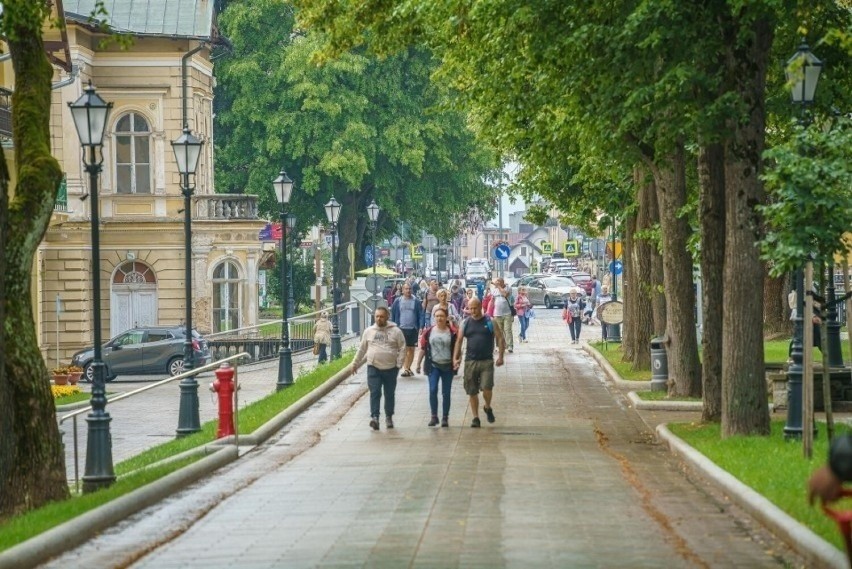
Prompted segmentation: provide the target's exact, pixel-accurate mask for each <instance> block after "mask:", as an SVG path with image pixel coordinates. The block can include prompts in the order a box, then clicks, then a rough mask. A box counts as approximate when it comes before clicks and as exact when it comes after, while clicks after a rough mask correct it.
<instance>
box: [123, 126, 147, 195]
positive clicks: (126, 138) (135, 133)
mask: <svg viewBox="0 0 852 569" xmlns="http://www.w3.org/2000/svg"><path fill="white" fill-rule="evenodd" d="M115 178H116V179H115V187H116V191H117V192H118V193H119V194H150V193H151V129H150V128H149V126H148V121H146V120H145V117H143V116H142V115H140V114H137V113H128V114H126V115H124V116H123V117H121V118H120V119H118V123H116V125H115Z"/></svg>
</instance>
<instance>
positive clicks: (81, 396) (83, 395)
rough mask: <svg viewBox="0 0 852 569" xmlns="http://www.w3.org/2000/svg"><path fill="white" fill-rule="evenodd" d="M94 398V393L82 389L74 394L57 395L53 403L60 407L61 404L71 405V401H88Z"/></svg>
mask: <svg viewBox="0 0 852 569" xmlns="http://www.w3.org/2000/svg"><path fill="white" fill-rule="evenodd" d="M91 398H92V394H91V393H89V392H86V391H81V392H80V393H74V394H73V395H65V396H64V397H57V398H56V399H54V400H53V403H54V404H55V405H56V406H57V407H58V406H59V405H69V404H71V403H79V402H80V401H88V400H89V399H91Z"/></svg>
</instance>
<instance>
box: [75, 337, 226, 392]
mask: <svg viewBox="0 0 852 569" xmlns="http://www.w3.org/2000/svg"><path fill="white" fill-rule="evenodd" d="M185 338H186V329H185V328H181V327H179V326H174V327H160V326H151V327H146V328H133V329H132V330H127V331H126V332H122V333H121V334H119V335H118V336H116V337H115V338H113V339H112V340H110V341H109V342H107V343H106V344H104V346H103V353H102V357H103V362H104V379H105V380H106V381H112V380H113V379H115V378H116V377H117V376H119V375H129V374H140V375H142V374H161V373H167V374H169V375H178V374H179V373H182V372H183V356H184V339H185ZM192 349H193V350H194V352H195V367H200V366H203V365H207V364H209V363H210V361H211V356H210V348H209V347H208V345H207V340H205V339H204V338H202V337H201V335H200V334H199V333H198V332H196V331H195V330H193V331H192ZM94 357H95V349H94V348H92V347H90V348H86V349H85V350H80V351H79V352H77V353H76V354H74V356H73V357H72V358H71V363H72V364H73V365H75V366H79V367H81V368H83V378H82V379H83V381H92V380H93V379H94V370H93V369H92V361H93V360H94Z"/></svg>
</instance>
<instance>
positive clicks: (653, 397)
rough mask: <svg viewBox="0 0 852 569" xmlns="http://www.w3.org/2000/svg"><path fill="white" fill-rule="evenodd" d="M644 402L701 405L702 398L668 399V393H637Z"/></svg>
mask: <svg viewBox="0 0 852 569" xmlns="http://www.w3.org/2000/svg"><path fill="white" fill-rule="evenodd" d="M636 395H638V396H639V399H641V400H642V401H693V402H696V403H701V401H702V399H701V398H700V397H667V395H668V392H666V391H636Z"/></svg>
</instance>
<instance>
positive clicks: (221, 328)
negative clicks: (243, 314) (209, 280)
mask: <svg viewBox="0 0 852 569" xmlns="http://www.w3.org/2000/svg"><path fill="white" fill-rule="evenodd" d="M239 327H240V275H239V272H238V271H237V266H236V265H235V264H234V263H232V262H231V261H225V262H224V263H221V264H220V265H219V266H217V267H216V269H215V270H214V271H213V331H214V332H226V331H228V330H235V329H236V328H239Z"/></svg>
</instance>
